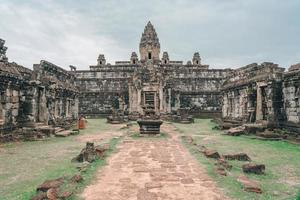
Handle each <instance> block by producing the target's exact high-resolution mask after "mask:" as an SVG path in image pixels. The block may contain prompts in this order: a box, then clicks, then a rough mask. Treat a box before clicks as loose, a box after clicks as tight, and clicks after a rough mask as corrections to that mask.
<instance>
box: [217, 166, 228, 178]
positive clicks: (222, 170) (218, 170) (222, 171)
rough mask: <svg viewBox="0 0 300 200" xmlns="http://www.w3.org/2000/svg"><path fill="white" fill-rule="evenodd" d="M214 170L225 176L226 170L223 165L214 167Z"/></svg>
mask: <svg viewBox="0 0 300 200" xmlns="http://www.w3.org/2000/svg"><path fill="white" fill-rule="evenodd" d="M215 172H216V173H217V174H219V175H221V176H227V172H226V170H225V169H224V168H223V167H220V166H218V167H215Z"/></svg>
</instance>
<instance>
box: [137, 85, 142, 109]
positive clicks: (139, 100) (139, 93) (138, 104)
mask: <svg viewBox="0 0 300 200" xmlns="http://www.w3.org/2000/svg"><path fill="white" fill-rule="evenodd" d="M141 95H142V92H141V90H138V91H137V110H138V112H139V113H143V109H142V102H141V100H142V99H141V98H142V96H141Z"/></svg>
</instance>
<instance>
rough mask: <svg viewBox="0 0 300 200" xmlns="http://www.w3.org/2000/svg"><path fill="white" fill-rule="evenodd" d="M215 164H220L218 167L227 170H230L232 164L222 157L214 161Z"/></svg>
mask: <svg viewBox="0 0 300 200" xmlns="http://www.w3.org/2000/svg"><path fill="white" fill-rule="evenodd" d="M216 165H217V166H220V167H223V168H225V169H227V170H231V168H232V165H230V164H229V163H228V162H227V161H226V160H225V159H224V158H222V157H221V158H219V159H218V160H217V162H216Z"/></svg>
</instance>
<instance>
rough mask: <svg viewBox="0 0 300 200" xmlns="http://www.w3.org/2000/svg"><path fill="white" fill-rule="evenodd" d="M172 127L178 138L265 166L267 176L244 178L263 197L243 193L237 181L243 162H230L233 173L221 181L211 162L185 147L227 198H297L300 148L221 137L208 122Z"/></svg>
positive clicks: (282, 143)
mask: <svg viewBox="0 0 300 200" xmlns="http://www.w3.org/2000/svg"><path fill="white" fill-rule="evenodd" d="M174 125H175V126H176V127H177V129H178V131H179V132H180V134H182V135H190V136H192V137H193V138H194V141H195V142H196V143H197V144H201V145H204V146H206V147H207V148H209V149H215V150H217V151H218V152H219V153H220V154H230V153H240V152H243V153H247V154H248V155H249V156H250V158H251V159H252V161H253V162H255V163H258V164H265V165H266V175H247V177H249V178H250V179H252V180H256V181H258V182H259V183H260V185H261V188H262V190H263V194H260V195H259V194H254V193H248V192H244V191H243V189H242V188H241V187H242V186H241V184H240V183H239V182H237V180H236V179H237V177H238V176H239V175H240V174H242V173H243V172H242V170H241V166H242V164H243V163H244V162H241V161H230V162H229V163H230V164H231V165H233V169H232V170H231V171H230V172H229V173H228V176H226V177H220V176H218V175H216V174H215V173H214V170H213V167H214V165H213V164H214V162H213V161H211V160H209V159H207V158H206V157H204V156H203V155H202V154H201V153H199V152H198V151H197V150H196V148H195V147H194V146H187V147H188V149H189V150H190V152H191V153H192V154H193V155H194V156H195V157H196V158H197V159H198V160H199V162H201V163H202V164H204V166H205V167H206V168H207V171H208V173H209V175H210V176H212V177H213V178H214V179H215V180H216V181H217V183H218V185H219V186H220V187H221V188H222V189H223V190H224V191H225V193H226V194H227V195H228V196H230V197H232V198H234V199H245V200H246V199H247V200H249V199H291V200H294V199H297V196H298V195H300V194H299V192H300V146H297V145H293V144H289V143H287V142H283V141H261V140H253V139H250V138H247V137H244V136H240V137H232V136H225V135H221V134H220V133H222V131H219V130H212V127H213V126H214V123H212V122H211V121H210V120H209V119H196V120H195V123H194V124H177V123H175V124H174ZM297 194H298V195H297ZM298 198H299V199H300V197H298Z"/></svg>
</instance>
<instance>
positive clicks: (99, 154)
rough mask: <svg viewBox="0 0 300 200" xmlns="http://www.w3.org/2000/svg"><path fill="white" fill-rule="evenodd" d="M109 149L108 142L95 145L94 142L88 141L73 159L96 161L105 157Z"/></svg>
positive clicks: (74, 160) (75, 160)
mask: <svg viewBox="0 0 300 200" xmlns="http://www.w3.org/2000/svg"><path fill="white" fill-rule="evenodd" d="M108 149H109V145H108V144H102V145H98V146H96V147H95V146H94V143H92V142H87V143H86V146H85V147H84V148H83V149H82V150H81V152H80V154H79V155H78V156H76V157H75V158H73V159H72V161H73V162H89V163H91V162H94V161H95V160H96V159H102V158H104V155H105V152H106V151H107V150H108Z"/></svg>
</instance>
